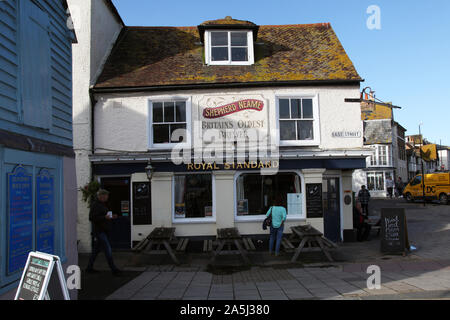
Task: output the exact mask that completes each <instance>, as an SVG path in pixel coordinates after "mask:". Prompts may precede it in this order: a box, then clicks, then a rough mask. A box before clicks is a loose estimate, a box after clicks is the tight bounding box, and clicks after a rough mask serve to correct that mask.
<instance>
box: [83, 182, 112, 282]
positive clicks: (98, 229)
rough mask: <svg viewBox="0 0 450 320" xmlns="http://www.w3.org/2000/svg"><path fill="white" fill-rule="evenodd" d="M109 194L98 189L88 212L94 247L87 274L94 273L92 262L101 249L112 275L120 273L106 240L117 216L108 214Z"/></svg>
mask: <svg viewBox="0 0 450 320" xmlns="http://www.w3.org/2000/svg"><path fill="white" fill-rule="evenodd" d="M108 197H109V192H108V191H106V190H103V189H100V190H99V191H98V192H97V200H96V201H95V202H94V203H93V204H92V206H91V210H90V212H89V220H90V221H91V222H92V233H93V236H94V239H93V241H94V246H93V249H92V253H91V257H90V259H89V264H88V267H87V269H86V271H87V272H88V273H96V272H98V271H97V270H95V269H94V262H95V259H96V258H97V255H98V254H99V252H100V251H101V250H102V249H103V250H104V252H105V256H106V261H107V262H108V265H109V267H110V268H111V271H112V273H113V274H114V275H120V274H121V271H120V270H119V269H118V268H117V267H116V265H115V264H114V260H113V257H112V249H111V244H110V243H109V240H108V232H109V225H110V221H111V220H113V219H116V218H117V215H113V214H112V213H111V212H109V210H108V207H107V206H106V203H107V202H108Z"/></svg>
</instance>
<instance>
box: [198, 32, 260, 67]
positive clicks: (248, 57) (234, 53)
mask: <svg viewBox="0 0 450 320" xmlns="http://www.w3.org/2000/svg"><path fill="white" fill-rule="evenodd" d="M205 36H206V37H208V38H209V39H208V38H207V39H206V41H205V49H206V50H207V54H206V57H207V64H212V65H214V64H216V65H228V64H238V65H242V64H253V33H252V32H251V31H209V32H208V31H207V32H206V35H205ZM208 40H209V41H208Z"/></svg>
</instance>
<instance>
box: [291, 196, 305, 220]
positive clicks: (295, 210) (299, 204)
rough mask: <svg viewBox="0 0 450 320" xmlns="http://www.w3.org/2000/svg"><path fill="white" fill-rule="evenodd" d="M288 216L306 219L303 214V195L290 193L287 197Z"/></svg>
mask: <svg viewBox="0 0 450 320" xmlns="http://www.w3.org/2000/svg"><path fill="white" fill-rule="evenodd" d="M287 209H288V210H287V214H288V215H290V216H293V215H296V216H301V217H302V219H303V218H306V217H305V215H304V212H303V195H302V194H301V193H289V194H288V195H287Z"/></svg>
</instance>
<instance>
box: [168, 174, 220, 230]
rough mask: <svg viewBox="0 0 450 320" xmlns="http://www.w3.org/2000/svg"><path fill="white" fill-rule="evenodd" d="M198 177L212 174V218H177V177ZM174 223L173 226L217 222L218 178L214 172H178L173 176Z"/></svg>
mask: <svg viewBox="0 0 450 320" xmlns="http://www.w3.org/2000/svg"><path fill="white" fill-rule="evenodd" d="M192 174H195V175H198V174H210V175H211V183H212V217H208V218H206V217H205V218H183V219H180V218H179V219H176V218H175V176H177V175H178V176H179V175H185V176H187V175H192ZM171 210H172V223H173V224H201V223H215V222H216V176H215V174H214V172H212V171H211V172H202V173H199V172H176V173H174V174H173V176H172V209H171Z"/></svg>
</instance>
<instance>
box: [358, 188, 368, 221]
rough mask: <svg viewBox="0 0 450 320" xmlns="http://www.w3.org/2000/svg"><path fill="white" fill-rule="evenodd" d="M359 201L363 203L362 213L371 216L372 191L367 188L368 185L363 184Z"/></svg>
mask: <svg viewBox="0 0 450 320" xmlns="http://www.w3.org/2000/svg"><path fill="white" fill-rule="evenodd" d="M358 201H359V203H361V209H362V214H363V215H364V216H366V217H368V216H369V201H370V192H369V190H367V189H366V186H362V187H361V190H359V192H358Z"/></svg>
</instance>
